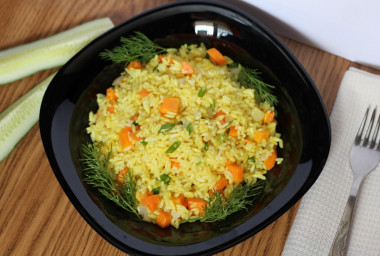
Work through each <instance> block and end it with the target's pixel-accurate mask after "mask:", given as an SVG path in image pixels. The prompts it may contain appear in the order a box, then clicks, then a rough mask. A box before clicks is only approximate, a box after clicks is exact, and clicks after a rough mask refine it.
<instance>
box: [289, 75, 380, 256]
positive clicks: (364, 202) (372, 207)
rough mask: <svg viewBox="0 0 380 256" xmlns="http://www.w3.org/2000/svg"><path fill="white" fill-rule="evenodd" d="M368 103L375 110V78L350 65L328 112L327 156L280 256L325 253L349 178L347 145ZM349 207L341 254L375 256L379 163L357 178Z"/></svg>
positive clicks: (379, 80)
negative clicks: (349, 219)
mask: <svg viewBox="0 0 380 256" xmlns="http://www.w3.org/2000/svg"><path fill="white" fill-rule="evenodd" d="M369 104H371V105H372V108H371V111H372V109H373V108H374V106H375V105H377V106H378V109H377V113H379V112H380V76H378V75H374V74H370V73H367V72H364V71H361V70H358V69H355V68H350V69H349V70H347V71H346V73H345V75H344V77H343V80H342V83H341V85H340V88H339V91H338V95H337V98H336V101H335V104H334V107H333V111H332V113H331V116H330V121H331V129H332V140H331V149H330V154H329V157H328V159H327V162H326V165H325V167H324V169H323V171H322V173H321V174H320V176H319V178H318V179H317V181H316V182H315V184H314V185H313V186H312V187H311V189H310V190H309V191H308V192H307V193H306V194H305V196H304V197H303V198H302V201H301V204H300V207H299V210H298V213H297V215H296V218H295V220H294V224H293V226H292V229H291V231H290V233H289V236H288V239H287V241H286V244H285V247H284V250H283V253H282V256H307V255H312V256H317V255H323V256H325V255H328V253H329V251H330V247H331V244H332V242H333V240H334V237H335V233H336V230H337V228H338V225H339V222H340V219H341V217H342V214H343V211H344V208H345V206H346V202H347V199H348V196H349V192H350V188H351V184H352V181H353V174H352V170H351V166H350V163H349V154H350V150H351V146H352V143H353V141H354V137H355V135H356V133H357V130H358V128H359V125H360V123H361V120H362V119H363V116H364V113H365V111H366V109H367V107H368V105H369ZM316 132H318V131H316ZM355 207H356V209H355V212H354V220H353V223H352V233H351V239H350V244H349V247H348V254H347V255H349V256H354V255H355V256H372V255H374V256H380V166H377V168H376V169H375V170H374V171H372V172H371V173H370V174H369V175H368V176H367V177H366V178H365V180H364V181H363V183H362V185H361V188H360V191H359V194H358V197H357V201H356V206H355Z"/></svg>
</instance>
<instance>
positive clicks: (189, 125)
mask: <svg viewBox="0 0 380 256" xmlns="http://www.w3.org/2000/svg"><path fill="white" fill-rule="evenodd" d="M186 130H187V131H188V132H189V134H191V133H192V132H193V130H194V128H193V125H192V124H191V123H189V124H188V125H187V126H186Z"/></svg>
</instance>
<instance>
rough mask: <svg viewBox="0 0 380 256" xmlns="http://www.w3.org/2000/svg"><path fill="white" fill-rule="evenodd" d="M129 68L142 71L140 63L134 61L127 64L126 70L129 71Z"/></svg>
mask: <svg viewBox="0 0 380 256" xmlns="http://www.w3.org/2000/svg"><path fill="white" fill-rule="evenodd" d="M131 68H134V69H142V65H141V63H140V61H137V60H134V61H131V62H129V64H128V66H127V69H131Z"/></svg>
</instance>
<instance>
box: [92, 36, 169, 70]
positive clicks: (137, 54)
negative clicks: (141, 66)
mask: <svg viewBox="0 0 380 256" xmlns="http://www.w3.org/2000/svg"><path fill="white" fill-rule="evenodd" d="M120 42H121V43H122V44H121V45H120V46H116V47H115V48H113V49H112V50H105V51H104V52H101V53H100V54H99V56H100V57H101V58H103V59H105V60H110V61H112V62H116V63H121V62H125V63H126V64H128V63H129V62H131V61H134V60H139V61H141V62H142V63H146V62H148V61H149V60H151V59H152V58H153V57H154V56H155V55H156V54H164V53H166V52H167V49H166V48H164V47H162V46H160V45H158V44H156V43H154V42H153V41H151V40H150V39H149V38H148V37H147V36H146V35H144V34H143V33H141V32H138V31H137V32H135V35H132V36H129V37H122V38H121V39H120Z"/></svg>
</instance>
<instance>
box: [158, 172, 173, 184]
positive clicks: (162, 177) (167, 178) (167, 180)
mask: <svg viewBox="0 0 380 256" xmlns="http://www.w3.org/2000/svg"><path fill="white" fill-rule="evenodd" d="M160 180H161V181H163V182H164V184H165V185H169V183H170V181H171V180H172V178H171V177H170V176H169V175H167V174H165V173H164V174H161V175H160Z"/></svg>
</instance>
